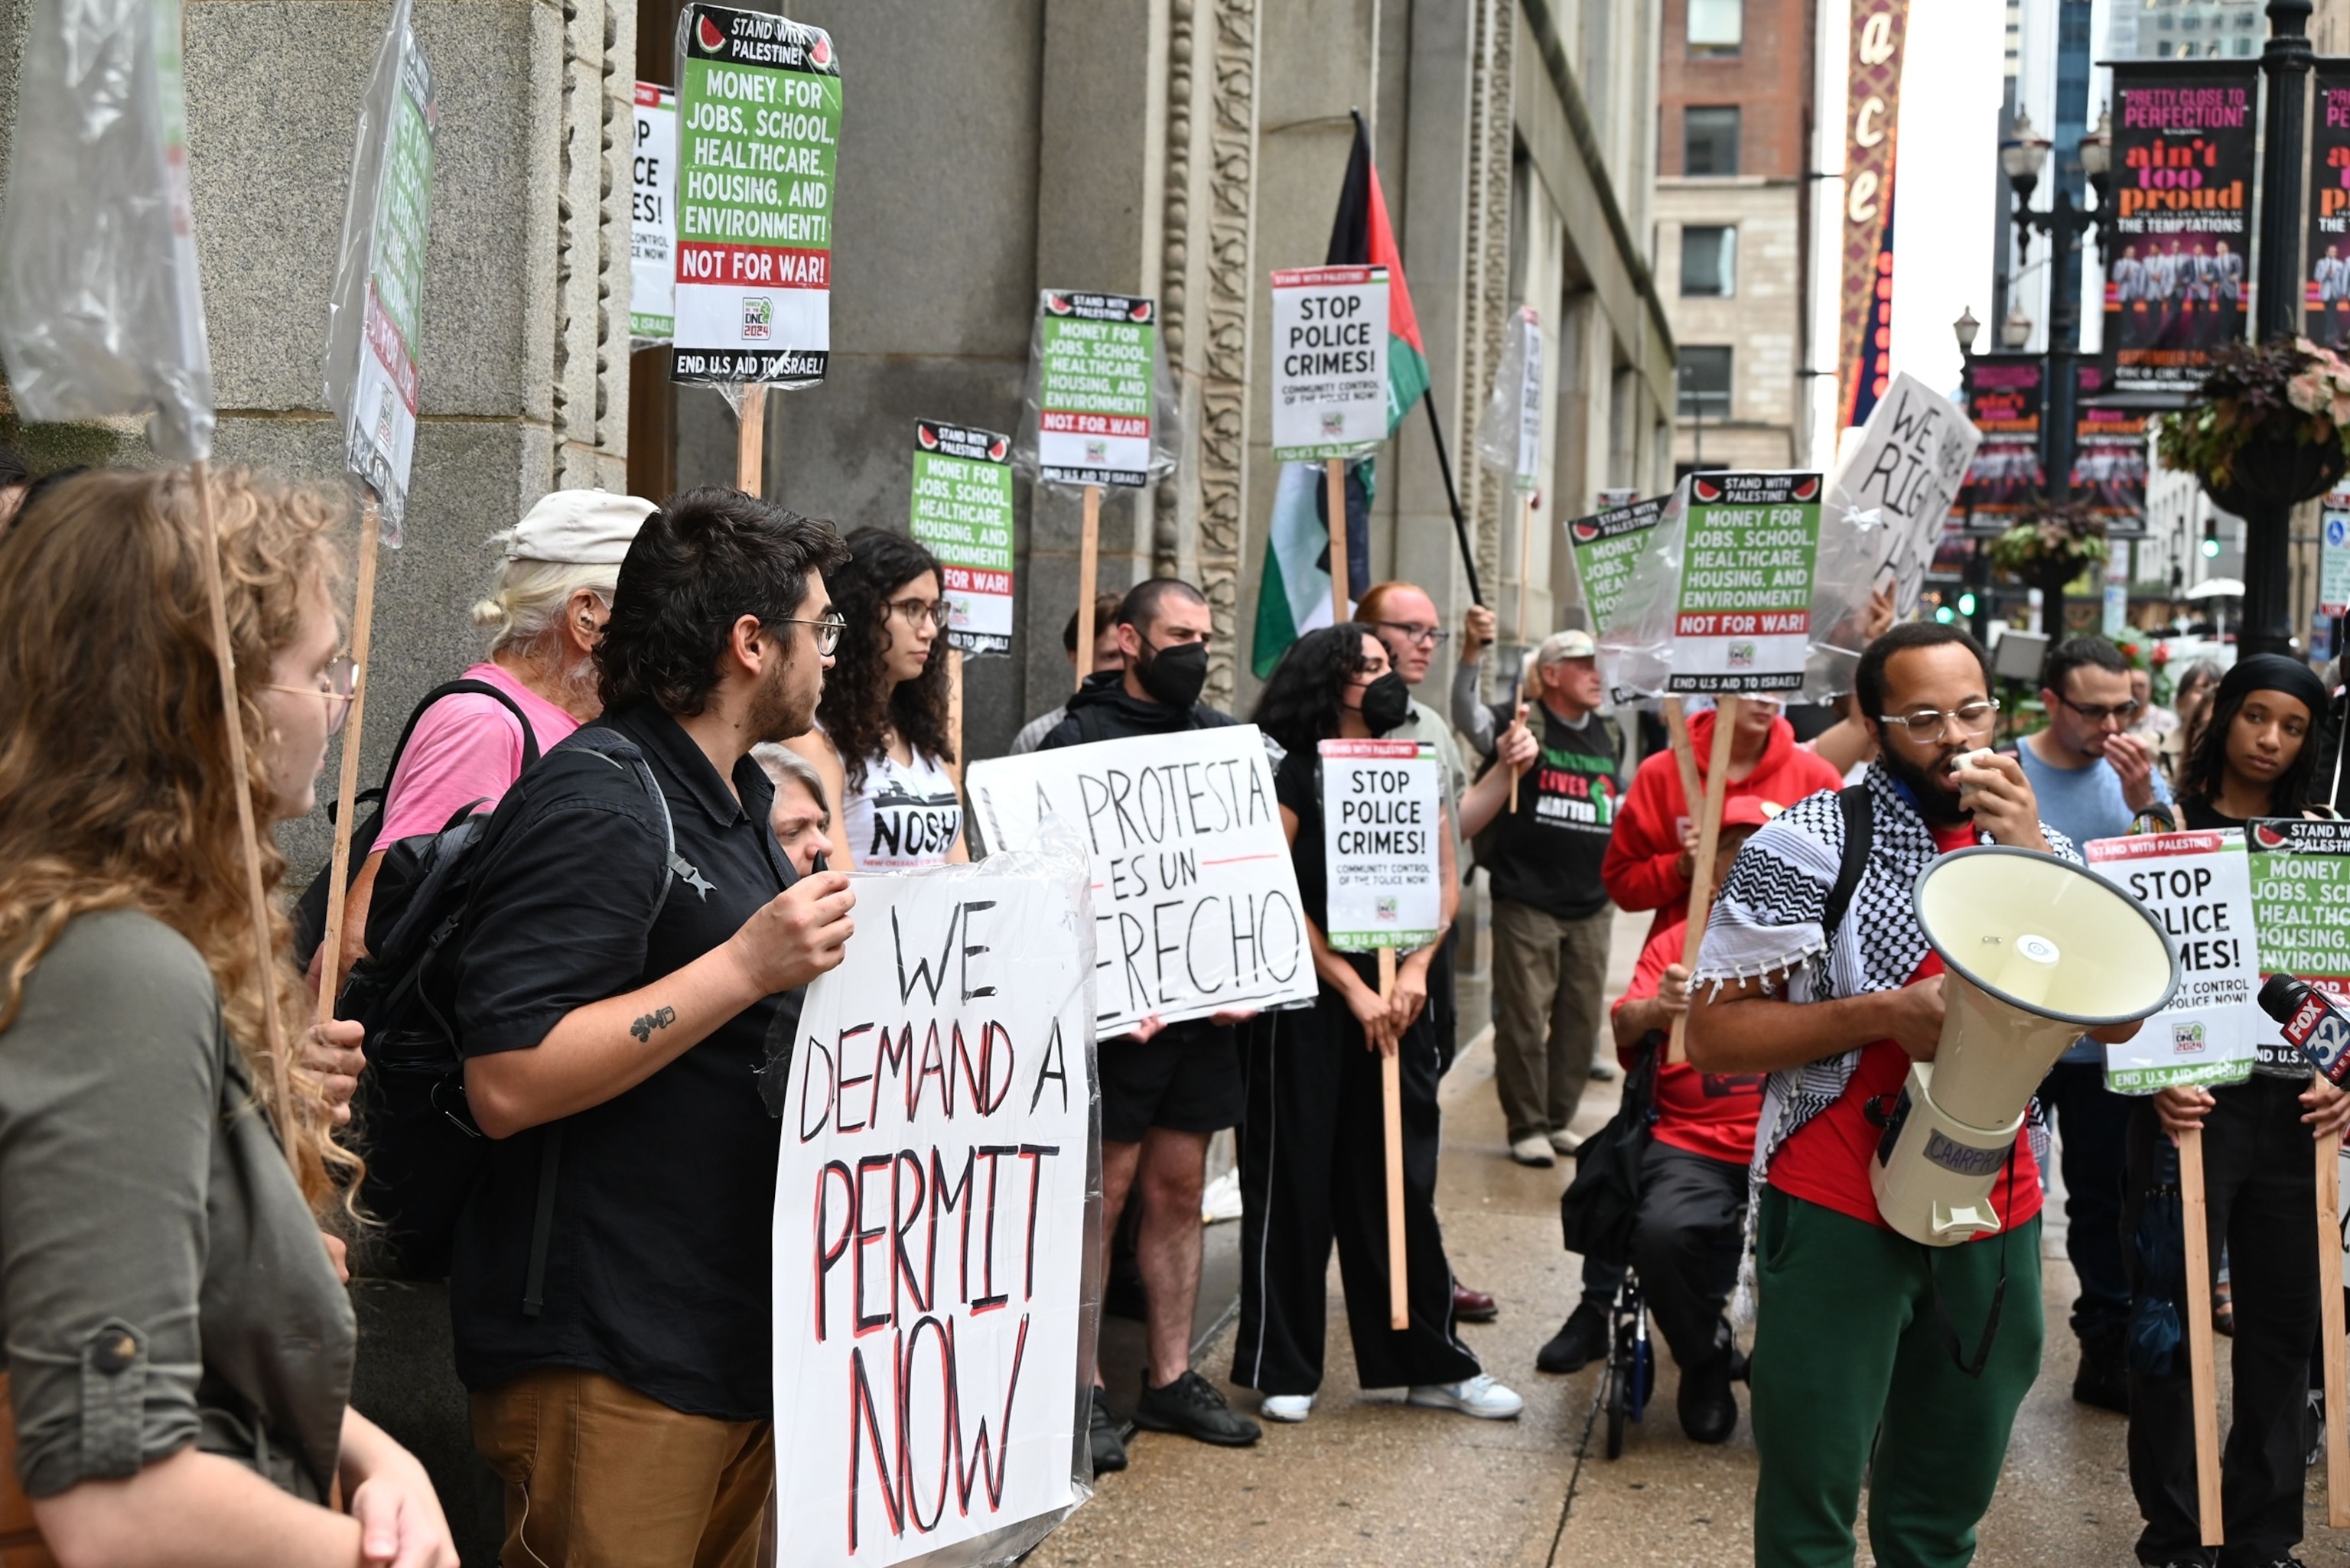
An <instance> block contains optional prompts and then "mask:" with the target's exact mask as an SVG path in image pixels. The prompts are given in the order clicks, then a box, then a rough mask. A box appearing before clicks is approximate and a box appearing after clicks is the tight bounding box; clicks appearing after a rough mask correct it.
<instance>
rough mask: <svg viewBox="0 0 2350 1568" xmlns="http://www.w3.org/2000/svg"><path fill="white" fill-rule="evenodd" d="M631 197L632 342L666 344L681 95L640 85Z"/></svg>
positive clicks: (672, 324) (672, 294)
mask: <svg viewBox="0 0 2350 1568" xmlns="http://www.w3.org/2000/svg"><path fill="white" fill-rule="evenodd" d="M636 107H637V114H636V126H637V130H636V153H635V156H634V157H633V158H632V159H631V160H630V162H629V169H630V175H629V182H630V183H629V337H632V338H634V339H636V340H637V341H638V342H639V343H666V342H668V341H669V340H670V335H671V332H672V331H673V330H675V328H676V326H677V322H676V314H675V313H676V299H677V92H676V90H675V89H674V88H665V87H663V86H661V85H660V83H659V82H639V83H638V84H637V106H636Z"/></svg>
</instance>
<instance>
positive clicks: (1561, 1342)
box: [1534, 1301, 1607, 1373]
mask: <svg viewBox="0 0 2350 1568" xmlns="http://www.w3.org/2000/svg"><path fill="white" fill-rule="evenodd" d="M1603 1355H1607V1313H1606V1312H1604V1311H1602V1310H1601V1309H1600V1308H1599V1307H1597V1306H1596V1305H1594V1304H1593V1303H1590V1302H1587V1301H1586V1302H1584V1303H1580V1304H1578V1305H1577V1306H1576V1307H1575V1310H1574V1311H1573V1312H1571V1313H1569V1314H1567V1318H1566V1322H1565V1323H1564V1324H1560V1325H1559V1331H1558V1332H1557V1333H1556V1334H1552V1335H1551V1336H1550V1343H1549V1344H1548V1345H1544V1346H1543V1347H1542V1348H1541V1349H1540V1350H1538V1351H1536V1352H1535V1353H1534V1367H1535V1370H1537V1371H1541V1372H1558V1373H1566V1372H1580V1371H1582V1370H1583V1369H1584V1368H1585V1367H1586V1366H1590V1365H1591V1364H1592V1363H1593V1362H1594V1361H1596V1360H1597V1359H1599V1357H1601V1356H1603Z"/></svg>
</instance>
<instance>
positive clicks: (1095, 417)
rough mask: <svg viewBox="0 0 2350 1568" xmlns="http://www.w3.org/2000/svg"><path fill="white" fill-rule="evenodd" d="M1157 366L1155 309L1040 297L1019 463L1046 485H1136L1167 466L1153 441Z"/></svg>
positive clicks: (1061, 295) (1168, 457)
mask: <svg viewBox="0 0 2350 1568" xmlns="http://www.w3.org/2000/svg"><path fill="white" fill-rule="evenodd" d="M1158 360H1159V306H1158V304H1157V302H1156V301H1153V300H1149V299H1141V298H1138V297H1137V296H1133V295H1127V294H1081V293H1076V292H1073V291H1070V290H1066V289H1050V288H1048V289H1046V290H1045V291H1044V293H1043V294H1042V295H1041V296H1039V299H1038V304H1037V310H1036V329H1035V337H1034V339H1033V341H1032V344H1031V353H1030V357H1029V370H1028V390H1029V396H1028V405H1029V406H1028V409H1027V410H1026V414H1027V418H1026V420H1025V421H1024V423H1023V428H1022V430H1021V432H1020V433H1021V436H1022V438H1023V439H1022V440H1021V441H1020V442H1019V443H1018V444H1017V447H1016V448H1015V451H1014V458H1015V460H1016V461H1019V462H1021V464H1022V466H1024V467H1028V466H1030V465H1032V464H1033V466H1034V471H1035V476H1036V477H1037V478H1038V479H1041V480H1043V481H1045V483H1051V484H1086V485H1104V484H1118V485H1128V486H1139V485H1143V484H1147V483H1149V482H1150V480H1151V479H1152V478H1153V477H1154V476H1155V474H1156V473H1160V472H1166V471H1167V469H1169V468H1171V467H1172V466H1173V454H1172V453H1171V452H1166V451H1164V450H1162V448H1163V442H1162V441H1159V440H1158V439H1155V438H1157V437H1159V431H1158V430H1157V429H1156V426H1157V425H1158V424H1159V413H1160V412H1161V408H1160V404H1161V402H1162V399H1161V398H1160V397H1159V389H1158V386H1157V382H1158V379H1159V378H1158Z"/></svg>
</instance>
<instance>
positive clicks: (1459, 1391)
mask: <svg viewBox="0 0 2350 1568" xmlns="http://www.w3.org/2000/svg"><path fill="white" fill-rule="evenodd" d="M1404 1403H1406V1404H1408V1405H1419V1406H1421V1407H1425V1408H1427V1409H1430V1410H1458V1411H1460V1412H1461V1414H1462V1415H1464V1416H1474V1417H1477V1418H1478V1419H1479V1420H1481V1421H1514V1420H1516V1419H1517V1418H1518V1412H1519V1411H1521V1410H1523V1409H1524V1408H1525V1407H1526V1402H1525V1401H1524V1400H1523V1399H1521V1398H1519V1397H1517V1395H1516V1394H1514V1393H1513V1392H1512V1391H1511V1390H1509V1389H1508V1388H1505V1387H1503V1386H1502V1384H1501V1381H1500V1380H1499V1379H1497V1378H1496V1377H1495V1376H1493V1375H1492V1373H1490V1372H1480V1373H1479V1374H1477V1376H1474V1377H1471V1378H1470V1379H1469V1380H1468V1381H1467V1382H1465V1383H1419V1384H1414V1385H1413V1386H1412V1390H1411V1392H1410V1393H1409V1394H1407V1395H1405V1396H1404Z"/></svg>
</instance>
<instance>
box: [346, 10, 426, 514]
mask: <svg viewBox="0 0 2350 1568" xmlns="http://www.w3.org/2000/svg"><path fill="white" fill-rule="evenodd" d="M432 130H433V114H432V71H431V70H429V69H428V68H427V67H425V64H424V56H423V53H422V51H421V50H420V49H418V48H417V47H416V35H415V34H414V33H413V32H412V31H411V29H410V26H409V0H400V4H399V5H396V6H394V7H393V9H392V13H391V26H390V28H389V29H388V30H387V31H386V32H385V34H384V38H383V47H381V48H380V49H379V50H378V51H377V53H376V58H375V72H374V74H373V75H372V76H371V77H370V78H369V79H368V91H367V101H366V103H365V105H364V106H363V107H362V108H361V109H360V110H359V148H358V151H357V152H356V154H355V155H354V156H353V158H352V160H351V188H350V195H349V199H348V202H347V204H346V205H345V207H344V209H343V243H342V250H341V254H340V256H339V258H338V261H337V263H336V267H335V293H334V298H333V303H332V305H331V306H330V307H329V310H328V320H327V406H328V408H330V409H332V410H335V415H336V417H337V418H338V419H339V420H340V421H342V426H343V455H344V461H345V462H346V463H347V464H348V467H349V468H350V471H351V472H353V473H356V474H358V475H359V479H360V481H361V482H362V483H365V484H366V485H367V487H368V488H369V490H371V491H373V492H374V493H375V497H376V502H377V504H378V505H379V507H380V509H381V512H382V516H383V542H384V543H385V544H387V545H390V546H391V547H392V548H394V549H398V548H399V547H400V525H401V523H402V521H403V519H405V518H406V516H407V515H408V474H409V468H410V465H411V463H412V462H413V461H414V459H415V456H416V395H417V377H416V349H417V347H418V345H419V343H420V342H421V326H422V313H423V307H424V256H425V246H426V242H427V239H428V238H429V236H430V233H431V230H432Z"/></svg>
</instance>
